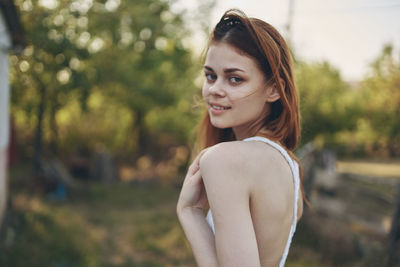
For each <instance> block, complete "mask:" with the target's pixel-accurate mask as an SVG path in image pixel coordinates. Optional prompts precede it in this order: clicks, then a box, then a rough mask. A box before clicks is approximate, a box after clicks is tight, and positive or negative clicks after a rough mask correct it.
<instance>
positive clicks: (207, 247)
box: [178, 209, 219, 267]
mask: <svg viewBox="0 0 400 267" xmlns="http://www.w3.org/2000/svg"><path fill="white" fill-rule="evenodd" d="M178 217H179V221H180V223H181V225H182V228H183V231H184V232H185V235H186V238H187V239H188V241H189V243H190V246H191V248H192V251H193V255H194V258H195V260H196V263H197V266H198V267H218V266H219V265H218V262H217V255H216V250H215V240H214V235H213V233H212V231H211V228H210V226H209V225H208V224H207V221H206V220H205V217H204V214H203V212H202V211H200V210H190V209H188V210H186V211H183V212H181V213H178Z"/></svg>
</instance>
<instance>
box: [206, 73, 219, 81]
mask: <svg viewBox="0 0 400 267" xmlns="http://www.w3.org/2000/svg"><path fill="white" fill-rule="evenodd" d="M205 75H206V79H207V81H209V82H213V81H215V80H216V79H217V76H216V75H214V74H210V73H206V74H205Z"/></svg>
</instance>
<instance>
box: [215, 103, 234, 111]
mask: <svg viewBox="0 0 400 267" xmlns="http://www.w3.org/2000/svg"><path fill="white" fill-rule="evenodd" d="M210 107H211V108H213V109H217V110H227V109H231V107H224V106H217V105H214V104H211V103H210Z"/></svg>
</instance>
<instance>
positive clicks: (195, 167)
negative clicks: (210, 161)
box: [189, 148, 208, 174]
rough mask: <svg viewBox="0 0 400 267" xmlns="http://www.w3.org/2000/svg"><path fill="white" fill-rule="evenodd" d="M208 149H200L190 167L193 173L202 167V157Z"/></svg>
mask: <svg viewBox="0 0 400 267" xmlns="http://www.w3.org/2000/svg"><path fill="white" fill-rule="evenodd" d="M207 150H208V148H206V149H203V150H202V151H200V153H199V154H198V155H197V156H196V158H195V159H194V160H193V162H192V164H191V165H190V167H189V171H190V172H191V173H192V174H193V173H195V172H196V171H198V170H199V169H200V164H199V163H200V158H201V157H202V156H203V154H204V153H205V152H206V151H207Z"/></svg>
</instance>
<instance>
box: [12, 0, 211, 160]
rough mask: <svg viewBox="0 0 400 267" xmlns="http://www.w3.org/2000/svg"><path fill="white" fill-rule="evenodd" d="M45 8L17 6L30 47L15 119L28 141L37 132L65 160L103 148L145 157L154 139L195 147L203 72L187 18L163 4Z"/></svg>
mask: <svg viewBox="0 0 400 267" xmlns="http://www.w3.org/2000/svg"><path fill="white" fill-rule="evenodd" d="M43 3H44V4H46V2H40V1H39V2H37V1H30V0H25V1H23V0H20V1H17V5H18V6H19V8H20V10H21V18H22V23H23V25H24V26H25V30H26V32H27V39H28V41H29V45H28V47H27V48H26V49H25V51H24V52H23V55H22V56H20V57H17V56H11V59H10V62H11V84H12V87H13V94H12V111H13V114H14V116H15V117H16V124H17V127H18V128H20V129H21V131H22V132H24V133H23V134H21V136H26V137H27V138H28V139H30V140H26V143H32V139H31V138H32V136H33V134H34V131H35V128H37V127H40V128H41V129H40V130H43V132H44V134H43V137H44V142H45V144H54V145H57V146H58V147H59V148H60V149H61V151H63V152H72V150H73V149H74V148H75V149H76V150H86V151H90V150H92V149H93V147H94V145H95V143H96V142H98V143H102V144H105V145H106V146H107V147H109V148H110V149H112V150H113V152H118V151H119V150H120V149H122V150H124V151H127V150H130V151H131V152H132V151H137V152H139V153H140V154H143V153H146V149H147V144H146V140H145V137H146V136H147V135H149V132H152V134H154V133H155V135H156V136H157V135H158V134H161V135H168V136H169V139H171V140H173V141H174V142H178V143H183V142H185V141H186V140H187V139H188V137H189V134H190V130H189V129H192V128H193V126H194V124H195V120H193V118H194V114H193V112H192V110H191V109H190V108H187V106H188V105H189V102H190V98H191V95H192V94H193V92H194V91H195V90H196V87H195V85H194V80H195V76H196V74H197V72H198V68H199V66H198V65H196V64H194V63H193V58H192V53H191V51H190V50H189V48H188V47H187V46H186V45H184V44H185V42H184V41H185V38H188V36H189V34H190V32H189V30H188V29H187V27H185V25H184V23H183V15H184V13H180V14H175V13H173V12H172V11H171V10H170V6H169V4H168V2H166V1H161V0H151V1H148V0H146V1H145V0H141V1H121V2H119V1H106V2H104V1H93V2H82V1H56V2H54V3H55V4H54V5H53V4H51V3H50V2H47V4H46V6H45V5H44V4H43ZM207 5H210V6H212V5H211V4H210V1H208V2H207ZM203 12H205V11H204V10H203ZM93 98H94V99H99V98H101V106H99V105H97V106H96V104H94V106H95V107H93V105H91V104H90V102H93V101H94V102H96V101H95V100H93ZM99 101H100V100H97V102H99ZM92 104H93V103H92ZM182 106H185V108H182ZM39 107H43V109H44V115H43V126H41V125H40V124H38V123H39V122H38V120H40V119H41V117H40V108H39ZM180 117H182V118H184V119H183V120H179V119H175V120H174V122H173V123H168V120H170V119H171V118H180ZM26 126H28V127H26ZM107 130H108V133H107ZM36 131H39V130H36ZM178 131H179V134H177V133H178ZM124 144H125V145H124ZM78 146H79V149H77V147H78ZM64 149H66V150H67V151H65V150H64Z"/></svg>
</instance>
